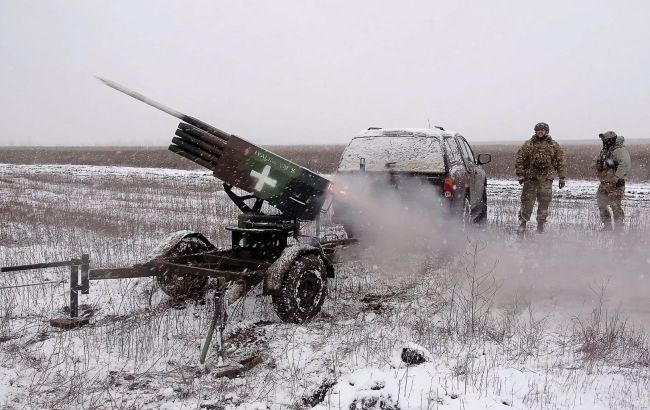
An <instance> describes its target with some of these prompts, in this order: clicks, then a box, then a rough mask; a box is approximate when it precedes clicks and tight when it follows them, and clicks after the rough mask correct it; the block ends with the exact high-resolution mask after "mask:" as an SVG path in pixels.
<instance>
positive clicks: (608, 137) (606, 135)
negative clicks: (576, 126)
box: [598, 131, 618, 140]
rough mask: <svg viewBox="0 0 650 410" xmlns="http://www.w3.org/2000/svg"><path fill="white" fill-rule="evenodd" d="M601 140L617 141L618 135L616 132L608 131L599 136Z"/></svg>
mask: <svg viewBox="0 0 650 410" xmlns="http://www.w3.org/2000/svg"><path fill="white" fill-rule="evenodd" d="M598 136H599V137H600V139H601V140H611V139H616V138H617V137H618V135H616V133H615V132H614V131H606V132H603V133H602V134H598Z"/></svg>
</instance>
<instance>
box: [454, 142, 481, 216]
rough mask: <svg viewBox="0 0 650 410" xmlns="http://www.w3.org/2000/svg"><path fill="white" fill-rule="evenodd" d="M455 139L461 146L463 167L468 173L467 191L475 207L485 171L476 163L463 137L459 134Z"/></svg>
mask: <svg viewBox="0 0 650 410" xmlns="http://www.w3.org/2000/svg"><path fill="white" fill-rule="evenodd" d="M456 139H457V141H458V144H459V145H460V147H461V152H462V153H463V161H464V162H465V167H466V168H467V173H468V174H469V175H468V178H469V193H470V202H471V204H472V209H476V207H477V206H478V205H479V203H480V201H481V195H482V193H483V186H482V184H483V180H484V179H485V173H484V171H483V170H482V169H481V168H480V167H479V166H478V165H476V160H475V158H474V153H473V152H472V149H471V148H470V146H469V144H468V143H467V141H466V140H465V138H463V137H461V136H459V137H456Z"/></svg>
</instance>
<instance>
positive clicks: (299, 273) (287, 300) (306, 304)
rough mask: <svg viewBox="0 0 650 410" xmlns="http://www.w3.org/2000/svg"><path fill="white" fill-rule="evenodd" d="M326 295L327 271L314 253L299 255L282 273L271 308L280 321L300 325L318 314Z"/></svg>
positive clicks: (323, 263) (321, 260) (318, 256)
mask: <svg viewBox="0 0 650 410" xmlns="http://www.w3.org/2000/svg"><path fill="white" fill-rule="evenodd" d="M326 296H327V268H326V265H325V262H324V261H323V259H322V258H321V257H320V255H318V254H313V253H310V254H303V255H300V256H299V257H298V258H296V260H294V261H293V264H292V265H291V267H289V269H287V271H286V272H285V273H284V275H283V276H282V279H281V283H280V289H279V290H278V292H277V293H275V294H274V295H273V296H272V300H273V307H274V308H275V312H276V313H277V315H278V317H279V318H280V319H281V320H282V321H283V322H289V323H303V322H307V321H309V320H310V319H312V318H313V317H314V316H316V315H317V314H318V312H320V309H321V307H322V306H323V303H324V302H325V297H326Z"/></svg>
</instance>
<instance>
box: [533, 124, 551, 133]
mask: <svg viewBox="0 0 650 410" xmlns="http://www.w3.org/2000/svg"><path fill="white" fill-rule="evenodd" d="M540 130H544V131H546V132H550V131H551V129H550V128H549V126H548V124H547V123H545V122H538V123H537V124H535V132H537V131H540Z"/></svg>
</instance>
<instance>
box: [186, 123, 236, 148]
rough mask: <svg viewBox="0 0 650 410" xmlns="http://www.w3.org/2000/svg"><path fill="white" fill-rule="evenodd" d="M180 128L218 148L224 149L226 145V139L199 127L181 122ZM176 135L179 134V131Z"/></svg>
mask: <svg viewBox="0 0 650 410" xmlns="http://www.w3.org/2000/svg"><path fill="white" fill-rule="evenodd" d="M178 129H179V130H180V131H182V132H185V133H187V134H189V135H191V136H193V137H195V138H198V139H200V140H201V141H205V142H207V143H208V144H210V145H214V146H215V147H217V148H220V149H224V147H225V146H226V141H224V140H223V139H222V138H221V137H218V136H214V135H212V134H210V133H209V132H207V131H204V130H202V129H200V128H197V127H195V126H193V125H190V124H185V123H182V122H181V123H180V124H178ZM176 135H178V131H177V133H176ZM179 136H180V135H179Z"/></svg>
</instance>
